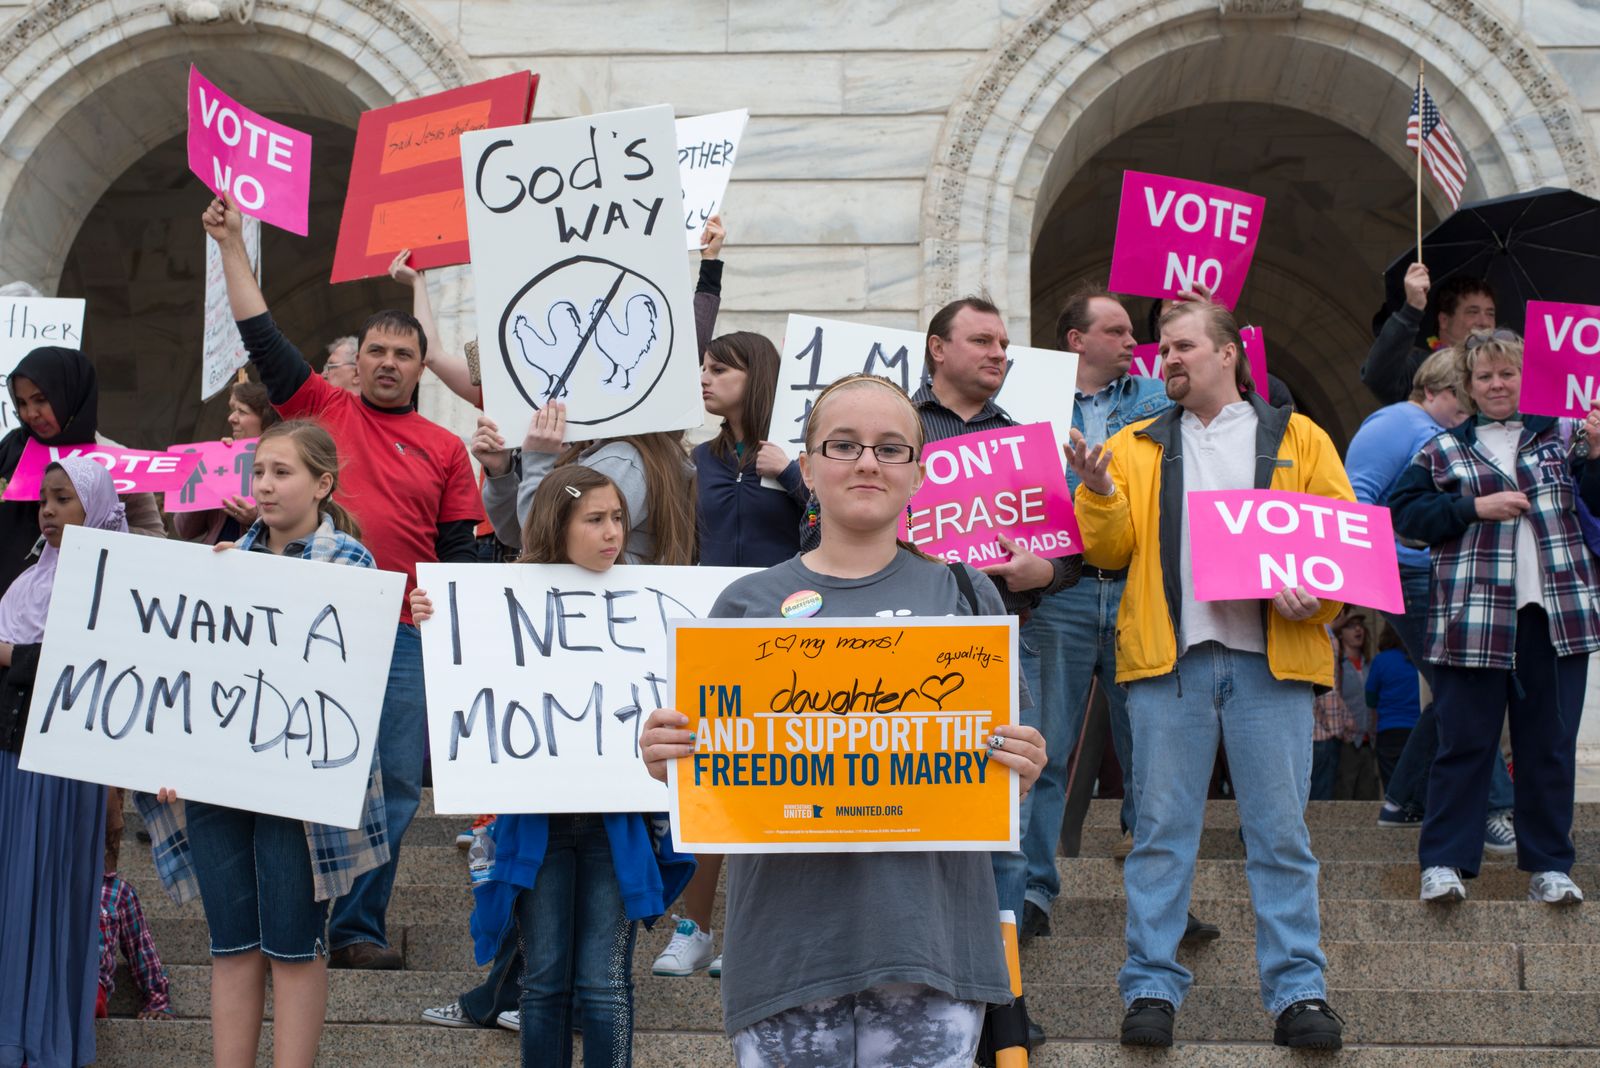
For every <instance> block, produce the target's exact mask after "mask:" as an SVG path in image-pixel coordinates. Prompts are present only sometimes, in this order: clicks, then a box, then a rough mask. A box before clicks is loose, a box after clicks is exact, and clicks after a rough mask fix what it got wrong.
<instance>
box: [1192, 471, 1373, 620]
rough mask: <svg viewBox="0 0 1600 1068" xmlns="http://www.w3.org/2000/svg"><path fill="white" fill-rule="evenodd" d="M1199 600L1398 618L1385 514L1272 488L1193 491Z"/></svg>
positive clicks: (1370, 506) (1348, 503)
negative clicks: (1312, 606)
mask: <svg viewBox="0 0 1600 1068" xmlns="http://www.w3.org/2000/svg"><path fill="white" fill-rule="evenodd" d="M1185 507H1186V508H1187V509H1188V512H1189V537H1190V539H1191V544H1192V545H1193V547H1194V560H1195V568H1194V595H1195V599H1196V600H1201V601H1231V600H1249V599H1263V598H1268V597H1272V596H1274V595H1275V594H1277V593H1278V591H1280V590H1284V589H1288V588H1289V587H1291V586H1294V587H1299V588H1300V589H1302V590H1304V591H1306V592H1307V593H1310V594H1312V595H1313V596H1316V597H1325V598H1330V599H1332V600H1335V601H1344V602H1345V603H1347V604H1359V605H1365V606H1366V607H1368V608H1376V609H1378V610H1379V611H1382V612H1402V611H1404V610H1405V603H1404V601H1403V599H1402V598H1401V595H1400V570H1399V565H1398V564H1397V562H1396V560H1395V551H1394V528H1393V526H1391V525H1390V521H1389V509H1387V508H1380V507H1376V506H1373V505H1366V504H1354V503H1350V502H1346V501H1338V500H1333V499H1332V498H1328V497H1318V496H1316V495H1314V494H1310V493H1285V492H1280V491H1277V490H1220V491H1198V490H1197V491H1195V492H1193V493H1190V494H1189V495H1188V496H1187V498H1186V504H1185Z"/></svg>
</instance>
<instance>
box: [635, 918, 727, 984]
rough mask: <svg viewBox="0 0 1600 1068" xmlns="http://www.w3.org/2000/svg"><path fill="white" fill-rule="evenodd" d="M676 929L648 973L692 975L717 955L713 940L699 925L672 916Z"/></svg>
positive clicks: (686, 919)
mask: <svg viewBox="0 0 1600 1068" xmlns="http://www.w3.org/2000/svg"><path fill="white" fill-rule="evenodd" d="M673 919H675V920H677V921H678V926H677V929H676V930H674V931H673V932H672V941H670V942H668V943H667V948H666V949H663V950H662V951H661V955H660V956H659V957H657V958H656V962H655V964H654V965H652V966H651V968H650V971H651V973H652V974H654V975H693V974H694V973H695V972H697V971H699V970H700V969H701V968H704V967H705V966H706V965H708V964H710V963H711V959H712V958H713V957H715V956H716V955H717V950H716V943H715V940H714V939H713V938H712V937H711V935H710V933H709V932H706V931H702V930H700V925H699V924H697V923H695V922H694V921H693V920H691V919H688V918H687V917H683V916H674V917H673Z"/></svg>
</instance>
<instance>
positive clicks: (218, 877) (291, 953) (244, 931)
mask: <svg viewBox="0 0 1600 1068" xmlns="http://www.w3.org/2000/svg"><path fill="white" fill-rule="evenodd" d="M185 818H186V820H187V823H188V833H189V852H190V856H191V857H192V859H193V861H194V873H195V879H196V881H197V882H199V884H200V904H201V907H202V908H203V909H204V910H205V914H206V926H207V927H209V928H210V929H211V955H212V956H213V957H231V956H234V955H236V954H240V953H254V952H257V951H259V952H260V953H261V954H262V955H263V956H265V957H267V958H268V959H270V960H281V961H288V962H291V963H299V962H301V961H309V960H315V959H317V958H318V957H325V956H327V955H328V949H327V943H325V942H324V941H323V940H322V935H323V925H324V924H325V923H326V922H327V918H328V903H327V902H326V901H318V900H317V893H316V887H315V885H314V884H313V883H312V879H311V851H310V849H309V847H308V846H307V845H306V827H305V824H304V823H302V822H300V821H299V820H290V819H284V818H283V817H282V816H268V815H266V814H264V813H259V812H245V811H243V810H241V809H237V808H223V807H222V806H221V805H206V804H202V803H200V802H198V801H189V802H187V803H186V806H185Z"/></svg>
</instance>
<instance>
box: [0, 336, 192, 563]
mask: <svg viewBox="0 0 1600 1068" xmlns="http://www.w3.org/2000/svg"><path fill="white" fill-rule="evenodd" d="M9 388H10V391H11V406H12V408H13V409H14V410H15V411H16V415H17V422H18V426H17V428H16V429H15V430H13V431H11V433H9V434H7V435H6V436H5V437H4V438H0V486H4V485H5V483H6V482H8V481H10V479H11V476H12V475H13V474H15V473H16V470H17V461H19V460H21V459H22V450H23V449H24V448H26V447H27V444H28V442H29V440H33V441H37V442H39V443H40V444H41V445H57V446H66V445H93V444H95V443H96V442H97V441H100V442H102V443H104V444H110V442H106V441H104V439H102V438H100V437H99V436H98V434H97V431H98V429H99V421H100V415H99V406H100V387H99V384H98V383H97V382H96V380H95V374H94V364H92V363H90V362H89V358H88V357H87V356H85V355H84V354H83V353H81V352H79V351H78V350H77V349H65V348H58V347H55V346H46V347H43V348H37V349H34V350H33V351H32V352H30V353H28V354H27V355H26V356H24V357H23V358H22V360H21V362H20V363H18V364H17V369H16V370H15V371H12V372H11V379H10V383H9ZM127 507H128V513H129V524H130V526H131V528H132V529H133V530H135V531H137V532H138V533H140V534H150V535H153V536H155V537H158V538H163V537H166V527H165V525H164V524H163V523H162V521H161V510H160V509H159V508H157V507H156V501H155V497H154V496H153V495H151V494H149V493H133V494H129V495H128V501H127ZM38 543H39V505H38V503H37V502H36V501H0V592H3V591H4V590H6V589H7V588H9V587H10V585H11V583H12V581H13V580H14V579H16V577H17V576H18V575H19V574H20V573H21V572H22V570H23V568H25V567H27V566H28V564H29V563H30V562H31V560H32V557H33V555H34V553H36V552H38V551H39V544H38Z"/></svg>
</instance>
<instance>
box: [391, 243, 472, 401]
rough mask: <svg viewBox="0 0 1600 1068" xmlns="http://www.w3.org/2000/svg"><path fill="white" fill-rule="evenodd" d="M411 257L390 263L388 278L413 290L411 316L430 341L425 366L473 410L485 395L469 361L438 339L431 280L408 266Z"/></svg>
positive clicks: (408, 253)
mask: <svg viewBox="0 0 1600 1068" xmlns="http://www.w3.org/2000/svg"><path fill="white" fill-rule="evenodd" d="M410 258H411V250H410V249H402V250H401V251H400V255H398V256H396V257H395V258H394V262H393V263H391V264H389V277H390V278H393V279H394V280H395V281H396V282H399V283H400V284H401V285H403V286H409V287H410V289H411V314H412V315H415V316H416V317H417V322H419V323H421V324H422V333H423V335H424V336H425V337H426V338H427V339H428V358H427V359H426V360H424V361H423V366H424V367H426V368H427V369H428V370H430V371H432V372H433V373H434V375H435V376H436V377H437V378H438V379H439V381H441V382H443V383H444V385H445V388H446V389H448V390H449V391H450V392H451V393H454V394H455V395H456V396H458V397H460V398H461V399H462V400H464V401H466V402H467V403H468V404H471V405H472V406H474V407H478V406H480V405H481V403H482V399H483V396H482V392H481V391H480V390H479V388H478V387H477V386H475V385H473V384H472V369H471V368H470V367H468V366H467V358H466V357H465V356H463V355H461V354H460V353H459V352H448V351H446V349H445V347H444V342H443V341H441V340H440V339H439V326H438V323H437V322H436V321H435V320H434V317H433V302H432V301H431V300H430V299H429V298H428V279H427V275H425V274H424V273H423V272H422V271H419V270H417V269H416V268H415V267H412V266H410V265H409V264H408V263H406V261H407V260H409V259H410Z"/></svg>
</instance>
